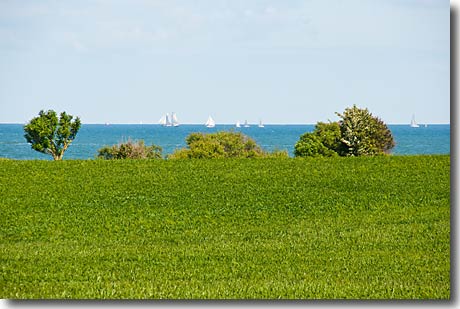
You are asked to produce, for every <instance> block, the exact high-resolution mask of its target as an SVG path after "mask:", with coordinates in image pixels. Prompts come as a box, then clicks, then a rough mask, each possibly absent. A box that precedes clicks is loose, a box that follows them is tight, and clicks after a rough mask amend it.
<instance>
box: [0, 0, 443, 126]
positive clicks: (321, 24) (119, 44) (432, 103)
mask: <svg viewBox="0 0 460 309" xmlns="http://www.w3.org/2000/svg"><path fill="white" fill-rule="evenodd" d="M449 12H450V3H449V1H446V0H444V1H443V0H366V1H364V0H362V1H358V0H343V1H339V0H284V1H282V0H276V1H275V0H273V1H269V0H201V1H199V0H195V1H192V0H182V1H181V0H168V1H166V0H164V1H160V0H150V1H149V0H131V1H128V0H126V1H122V0H118V1H117V0H114V1H108V0H107V1H106V0H91V1H90V0H81V1H57V0H53V1H46V0H45V1H27V0H25V1H8V0H0V122H2V123H5V122H9V123H11V122H17V123H23V122H26V121H28V120H29V119H31V118H32V117H34V116H35V115H37V113H38V112H39V111H40V110H41V109H54V110H56V111H58V112H60V111H63V110H65V111H67V112H68V113H70V114H73V115H78V116H80V117H81V119H82V121H83V122H84V123H105V122H110V123H139V122H141V121H142V122H143V123H157V121H158V120H159V119H160V117H161V116H162V114H164V113H166V112H171V111H175V112H176V113H177V115H178V118H179V120H180V121H181V122H182V123H204V122H205V121H206V119H207V117H208V115H212V116H213V118H214V119H215V120H216V122H217V123H234V122H236V121H237V120H240V121H243V120H245V119H247V120H248V121H249V122H253V123H255V122H258V121H259V120H263V121H264V122H265V123H299V124H303V123H316V122H317V121H327V120H328V119H330V120H336V119H337V117H336V116H335V114H334V113H335V112H342V111H343V110H344V109H345V108H346V107H347V106H351V105H353V104H356V105H357V106H359V107H366V108H369V110H370V111H371V112H372V113H373V114H374V115H377V116H379V117H380V118H382V119H383V120H384V121H386V122H387V123H408V122H409V121H410V118H411V117H412V114H415V115H416V118H417V120H418V121H419V122H421V123H425V122H428V123H449V118H450V114H449V110H450V96H449V80H450V77H449V74H450V63H449V56H450V54H449V53H450V46H449V40H450V39H449V27H450V25H449Z"/></svg>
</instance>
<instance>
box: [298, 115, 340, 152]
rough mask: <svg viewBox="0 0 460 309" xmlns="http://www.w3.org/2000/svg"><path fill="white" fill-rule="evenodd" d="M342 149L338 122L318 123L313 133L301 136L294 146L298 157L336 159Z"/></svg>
mask: <svg viewBox="0 0 460 309" xmlns="http://www.w3.org/2000/svg"><path fill="white" fill-rule="evenodd" d="M340 148H341V142H340V127H339V124H338V123H337V122H330V123H324V122H318V123H317V124H316V126H315V129H314V130H313V132H311V133H305V134H303V135H301V136H300V139H299V141H297V143H296V144H295V146H294V156H296V157H334V156H338V153H339V151H340Z"/></svg>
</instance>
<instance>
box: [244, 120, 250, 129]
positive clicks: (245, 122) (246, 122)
mask: <svg viewBox="0 0 460 309" xmlns="http://www.w3.org/2000/svg"><path fill="white" fill-rule="evenodd" d="M243 127H245V128H249V127H250V125H249V124H248V121H247V120H245V121H244V125H243Z"/></svg>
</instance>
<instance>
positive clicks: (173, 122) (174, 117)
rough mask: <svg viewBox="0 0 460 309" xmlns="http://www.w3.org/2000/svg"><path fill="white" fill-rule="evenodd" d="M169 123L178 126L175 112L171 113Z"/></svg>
mask: <svg viewBox="0 0 460 309" xmlns="http://www.w3.org/2000/svg"><path fill="white" fill-rule="evenodd" d="M171 124H172V125H173V126H175V127H178V126H179V120H178V119H177V116H176V113H174V112H173V113H171Z"/></svg>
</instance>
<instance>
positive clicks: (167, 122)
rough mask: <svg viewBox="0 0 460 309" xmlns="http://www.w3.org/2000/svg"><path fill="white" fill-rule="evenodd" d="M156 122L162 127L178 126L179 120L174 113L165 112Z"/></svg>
mask: <svg viewBox="0 0 460 309" xmlns="http://www.w3.org/2000/svg"><path fill="white" fill-rule="evenodd" d="M158 123H159V124H161V125H162V126H163V127H173V126H174V127H178V126H179V120H177V116H176V113H174V112H173V113H171V116H169V113H166V115H163V117H161V118H160V120H158Z"/></svg>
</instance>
